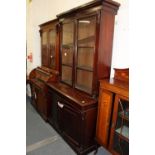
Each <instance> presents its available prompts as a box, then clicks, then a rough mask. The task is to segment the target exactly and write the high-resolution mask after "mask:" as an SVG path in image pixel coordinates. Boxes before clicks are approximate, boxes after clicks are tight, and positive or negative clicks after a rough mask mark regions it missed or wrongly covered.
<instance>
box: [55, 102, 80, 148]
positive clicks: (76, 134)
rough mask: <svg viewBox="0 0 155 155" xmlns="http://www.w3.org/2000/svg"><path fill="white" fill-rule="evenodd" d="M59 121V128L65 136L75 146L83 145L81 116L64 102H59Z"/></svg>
mask: <svg viewBox="0 0 155 155" xmlns="http://www.w3.org/2000/svg"><path fill="white" fill-rule="evenodd" d="M57 106H58V119H59V126H60V129H61V131H62V132H63V136H64V137H65V138H67V140H68V141H69V142H71V143H73V144H74V145H77V146H79V145H80V143H81V139H80V137H81V130H82V129H81V123H80V122H81V115H80V113H78V112H77V111H75V110H74V109H73V108H72V107H70V106H68V105H66V104H65V102H64V101H58V102H57Z"/></svg>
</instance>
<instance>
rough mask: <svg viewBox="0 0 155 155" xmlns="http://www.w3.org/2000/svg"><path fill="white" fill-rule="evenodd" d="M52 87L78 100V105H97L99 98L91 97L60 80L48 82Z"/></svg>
mask: <svg viewBox="0 0 155 155" xmlns="http://www.w3.org/2000/svg"><path fill="white" fill-rule="evenodd" d="M47 85H48V86H49V87H50V88H52V89H54V90H55V91H57V92H59V93H60V94H62V95H63V96H65V97H67V98H69V99H70V100H72V101H74V102H76V103H77V104H78V105H80V106H82V107H84V106H90V105H96V103H97V100H96V99H93V98H91V97H90V96H88V95H87V94H85V93H82V92H80V91H78V90H75V89H73V88H71V87H70V86H67V85H65V84H63V83H60V82H50V83H48V84H47Z"/></svg>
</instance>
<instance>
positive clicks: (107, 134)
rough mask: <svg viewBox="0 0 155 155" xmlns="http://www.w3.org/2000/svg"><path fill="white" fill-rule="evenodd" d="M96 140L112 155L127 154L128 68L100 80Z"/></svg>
mask: <svg viewBox="0 0 155 155" xmlns="http://www.w3.org/2000/svg"><path fill="white" fill-rule="evenodd" d="M96 140H97V142H98V143H99V144H100V145H102V146H104V147H105V148H107V149H108V150H109V151H110V152H111V153H112V154H114V155H128V154H129V69H115V75H114V78H111V79H104V80H101V81H100V95H99V103H98V115H97V125H96Z"/></svg>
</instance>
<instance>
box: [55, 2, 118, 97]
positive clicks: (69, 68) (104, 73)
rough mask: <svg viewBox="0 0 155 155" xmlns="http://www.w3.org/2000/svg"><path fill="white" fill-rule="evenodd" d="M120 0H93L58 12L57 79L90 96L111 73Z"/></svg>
mask: <svg viewBox="0 0 155 155" xmlns="http://www.w3.org/2000/svg"><path fill="white" fill-rule="evenodd" d="M118 8H119V4H118V3H116V2H113V1H111V0H97V1H92V2H90V3H88V4H85V5H83V6H80V7H77V8H74V9H72V10H70V11H67V12H64V13H62V14H59V15H58V16H57V17H58V19H59V23H60V27H59V28H60V76H61V77H60V79H61V82H63V83H66V84H68V85H70V86H71V87H73V88H76V89H78V90H80V91H83V92H85V93H87V94H90V95H91V96H93V97H96V96H97V95H98V85H99V82H98V81H99V80H100V79H102V78H108V77H109V76H110V68H111V57H112V41H113V31H114V20H115V15H116V14H117V10H118Z"/></svg>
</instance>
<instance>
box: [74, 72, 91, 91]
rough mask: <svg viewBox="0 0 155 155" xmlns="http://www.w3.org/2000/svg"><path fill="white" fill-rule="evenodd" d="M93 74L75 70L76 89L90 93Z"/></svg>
mask: <svg viewBox="0 0 155 155" xmlns="http://www.w3.org/2000/svg"><path fill="white" fill-rule="evenodd" d="M92 80H93V73H92V72H89V71H84V70H80V69H77V76H76V88H79V89H81V90H83V91H85V92H88V93H91V90H92Z"/></svg>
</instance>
